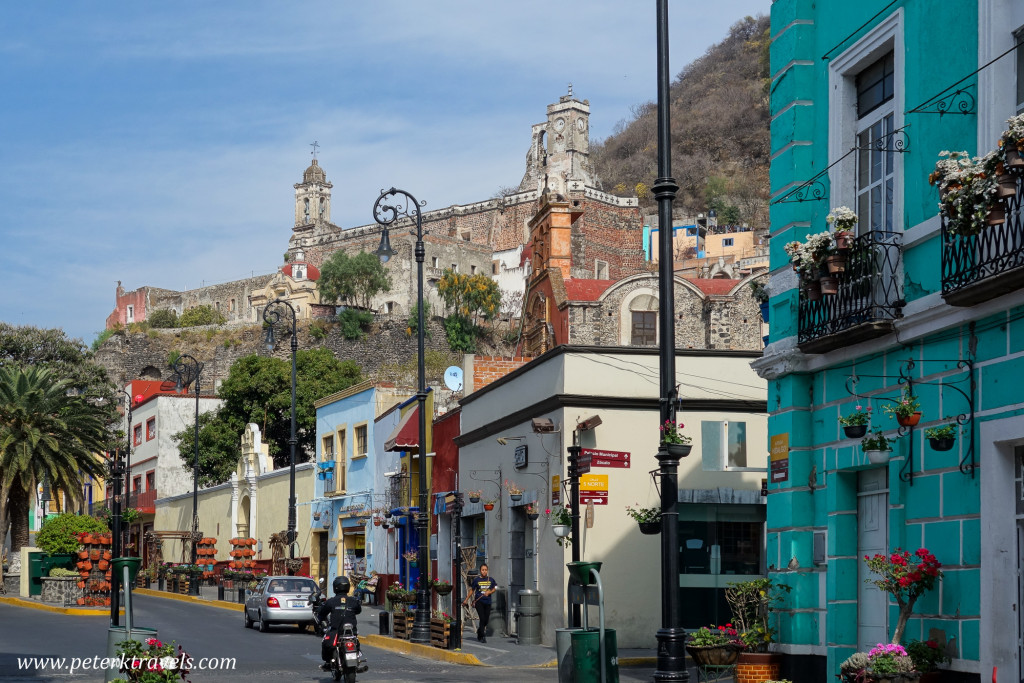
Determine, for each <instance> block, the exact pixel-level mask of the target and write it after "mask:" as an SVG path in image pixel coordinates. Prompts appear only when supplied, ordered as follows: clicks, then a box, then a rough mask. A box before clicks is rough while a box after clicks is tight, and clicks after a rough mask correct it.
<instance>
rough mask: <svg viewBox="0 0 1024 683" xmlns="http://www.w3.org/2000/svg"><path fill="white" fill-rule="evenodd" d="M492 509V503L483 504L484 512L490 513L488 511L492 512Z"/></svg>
mask: <svg viewBox="0 0 1024 683" xmlns="http://www.w3.org/2000/svg"><path fill="white" fill-rule="evenodd" d="M493 509H494V503H484V510H488V511H490V510H493Z"/></svg>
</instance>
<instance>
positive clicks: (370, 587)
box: [355, 572, 378, 606]
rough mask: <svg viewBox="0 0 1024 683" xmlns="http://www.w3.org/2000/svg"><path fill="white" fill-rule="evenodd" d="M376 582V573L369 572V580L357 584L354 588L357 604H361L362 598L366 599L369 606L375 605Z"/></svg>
mask: <svg viewBox="0 0 1024 683" xmlns="http://www.w3.org/2000/svg"><path fill="white" fill-rule="evenodd" d="M377 580H378V577H377V572H370V578H369V579H366V580H364V581H360V582H359V585H358V586H356V596H355V597H356V599H357V600H359V602H362V601H363V598H364V597H368V598H369V599H370V602H369V604H370V605H373V606H376V605H377Z"/></svg>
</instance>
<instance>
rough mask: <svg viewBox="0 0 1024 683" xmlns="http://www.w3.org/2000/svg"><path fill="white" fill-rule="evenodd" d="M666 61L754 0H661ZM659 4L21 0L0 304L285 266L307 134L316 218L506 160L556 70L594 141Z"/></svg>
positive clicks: (649, 38)
mask: <svg viewBox="0 0 1024 683" xmlns="http://www.w3.org/2000/svg"><path fill="white" fill-rule="evenodd" d="M669 5H670V18H671V23H670V38H671V41H672V49H671V65H672V66H671V68H672V72H673V74H675V73H678V72H679V71H680V70H681V69H682V68H683V67H684V66H685V65H686V64H687V63H688V62H690V61H691V60H692V59H694V58H696V57H698V56H700V55H701V54H703V52H704V51H705V50H706V49H707V47H708V46H710V45H711V44H713V43H715V42H718V41H720V40H721V39H722V38H724V36H725V35H726V32H727V31H728V28H729V26H730V25H731V24H733V23H735V22H736V21H737V20H739V19H741V18H742V17H743V16H745V15H754V14H758V13H763V14H766V13H767V12H768V11H769V9H770V5H771V3H770V0H718V1H717V2H714V3H708V2H695V1H690V2H679V1H675V2H670V3H669ZM654 13H655V3H654V2H653V1H652V0H647V2H636V1H635V0H631V1H629V2H626V1H624V0H563V1H562V2H551V1H550V0H515V1H514V2H485V3H480V2H467V1H465V0H463V1H459V0H434V1H433V2H423V1H422V0H419V1H413V0H378V1H377V2H372V3H365V2H355V1H353V0H329V1H324V2H297V3H290V2H289V3H285V2H269V1H268V2H259V1H247V2H217V3H212V2H208V1H197V0H181V1H179V2H173V3H149V2H127V1H123V2H122V1H116V0H107V1H100V0H80V1H75V2H67V1H55V0H33V1H32V2H23V3H3V6H2V7H0V92H3V93H4V94H3V104H2V105H0V130H2V131H3V133H2V137H0V238H2V240H0V244H2V246H0V268H2V269H3V271H4V272H6V273H8V275H7V277H6V278H5V279H6V282H7V286H6V288H5V289H6V291H5V295H4V296H3V297H0V320H3V321H5V322H9V323H13V324H18V325H38V326H42V327H62V328H64V330H65V331H66V332H67V333H68V334H69V335H70V336H73V337H81V338H82V339H84V340H85V341H86V342H87V343H88V342H91V341H92V339H93V338H94V337H95V335H96V333H97V332H98V331H100V330H102V329H103V325H104V320H105V318H106V316H107V315H108V314H109V313H110V312H111V310H113V306H114V290H115V287H116V284H117V281H118V280H121V281H122V282H123V285H124V287H125V288H126V289H128V290H131V289H135V288H137V287H140V286H143V285H150V286H155V287H164V288H167V289H175V290H181V289H187V288H193V287H198V286H201V285H203V284H212V283H216V282H227V281H229V280H235V279H239V278H242V277H248V276H250V275H251V274H252V273H256V274H260V273H269V272H273V271H274V269H275V268H276V267H277V266H278V265H280V263H281V255H282V253H283V252H284V250H285V249H286V247H287V243H288V237H289V235H290V232H291V226H292V222H293V202H294V190H293V188H292V185H293V184H294V183H296V182H298V181H299V180H301V175H302V170H303V169H304V168H305V167H306V166H307V165H308V164H309V159H310V147H309V144H310V143H311V142H313V141H314V140H317V141H319V143H320V152H319V155H318V156H319V161H320V165H321V166H323V167H324V169H325V170H326V172H327V177H328V179H329V180H330V181H331V182H332V183H333V184H334V189H333V192H332V219H333V222H334V223H336V224H338V225H340V226H342V227H353V226H356V225H364V224H366V223H369V222H370V221H371V220H372V217H371V215H370V211H371V209H372V206H373V202H374V200H375V199H376V198H377V195H378V193H379V192H380V190H381V188H385V187H390V186H392V185H395V186H398V187H401V188H403V189H406V190H408V191H409V192H412V193H413V194H414V195H416V196H417V197H418V198H420V199H423V200H426V201H427V209H437V208H442V207H444V206H447V205H449V204H453V203H468V202H472V201H478V200H480V199H484V198H487V197H490V196H492V195H493V194H494V192H495V191H496V190H497V189H498V188H499V187H501V186H508V185H517V184H518V183H519V181H520V179H521V177H522V174H523V170H524V162H525V158H526V151H527V148H528V147H529V143H530V126H531V125H532V124H534V123H538V122H540V121H542V120H543V119H544V116H545V106H546V105H547V104H549V103H551V102H556V101H557V98H558V97H559V96H560V95H563V94H565V92H566V88H567V84H568V83H570V82H571V83H572V84H573V90H574V93H575V94H576V96H577V97H579V98H580V99H589V100H590V105H591V139H592V140H601V139H603V138H605V137H606V136H607V135H608V134H609V133H610V132H611V131H612V129H613V128H614V126H615V124H616V123H617V122H619V121H620V120H622V119H624V118H628V117H629V116H630V109H631V107H633V106H634V105H636V104H639V103H642V102H645V101H648V100H652V99H654V97H655V87H656V83H655V57H656V55H655V33H654V31H655V16H654Z"/></svg>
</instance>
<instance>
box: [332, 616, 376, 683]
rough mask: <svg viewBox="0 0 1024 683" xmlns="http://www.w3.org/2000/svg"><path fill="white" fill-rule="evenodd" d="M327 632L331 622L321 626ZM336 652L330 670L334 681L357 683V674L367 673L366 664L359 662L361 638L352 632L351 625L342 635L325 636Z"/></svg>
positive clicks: (348, 625) (346, 626)
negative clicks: (342, 680)
mask: <svg viewBox="0 0 1024 683" xmlns="http://www.w3.org/2000/svg"><path fill="white" fill-rule="evenodd" d="M321 628H323V629H324V630H325V631H328V630H329V629H330V622H327V621H324V622H323V624H322V625H321ZM324 640H325V641H326V640H330V641H331V642H330V643H329V644H330V645H331V646H333V648H334V650H333V652H332V654H331V661H330V662H329V664H330V670H331V675H332V676H334V680H336V681H340V680H341V679H342V677H344V678H345V683H355V681H356V673H357V672H362V671H366V670H367V667H366V665H365V663H362V662H360V661H359V638H357V637H356V635H355V632H354V631H353V630H352V625H351V624H345V625H344V626H343V627H342V630H341V633H330V632H328V633H327V635H325V636H324Z"/></svg>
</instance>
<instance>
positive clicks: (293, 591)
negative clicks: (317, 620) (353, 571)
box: [245, 576, 317, 633]
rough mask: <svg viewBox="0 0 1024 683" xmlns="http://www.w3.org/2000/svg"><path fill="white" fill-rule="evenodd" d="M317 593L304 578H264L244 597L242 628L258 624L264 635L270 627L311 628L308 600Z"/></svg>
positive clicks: (315, 588)
mask: <svg viewBox="0 0 1024 683" xmlns="http://www.w3.org/2000/svg"><path fill="white" fill-rule="evenodd" d="M316 590H317V585H316V582H315V581H313V579H310V578H307V577H305V576H267V577H264V578H263V579H261V580H260V582H259V583H258V584H257V585H256V589H255V590H252V591H248V592H247V593H246V596H245V627H246V628H252V625H253V624H254V623H255V622H259V624H260V631H261V632H263V633H266V632H267V631H268V630H269V627H270V625H271V624H295V625H296V626H298V627H299V628H305V627H306V626H307V625H313V623H314V622H313V613H312V612H311V611H310V607H309V599H310V598H311V597H312V596H313V594H314V593H315V592H316Z"/></svg>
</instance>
